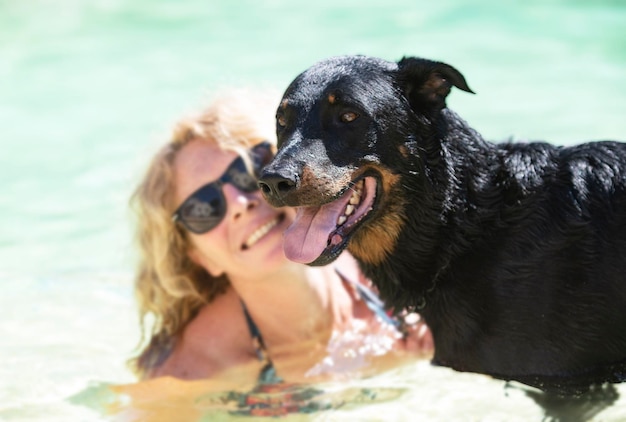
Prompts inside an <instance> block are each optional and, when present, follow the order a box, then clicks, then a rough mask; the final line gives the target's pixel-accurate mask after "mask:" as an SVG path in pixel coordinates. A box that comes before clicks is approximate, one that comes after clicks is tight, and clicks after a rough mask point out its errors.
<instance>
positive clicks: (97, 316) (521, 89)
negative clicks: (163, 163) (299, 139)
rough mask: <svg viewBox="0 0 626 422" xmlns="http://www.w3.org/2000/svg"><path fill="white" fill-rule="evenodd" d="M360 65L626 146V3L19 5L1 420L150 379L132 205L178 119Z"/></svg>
mask: <svg viewBox="0 0 626 422" xmlns="http://www.w3.org/2000/svg"><path fill="white" fill-rule="evenodd" d="M342 54H366V55H371V56H378V57H382V58H385V59H389V60H394V61H396V60H399V59H400V58H402V57H403V56H419V57H425V58H429V59H434V60H439V61H444V62H446V63H448V64H451V65H453V66H454V67H456V68H457V69H459V70H460V71H461V72H462V73H463V74H464V75H465V77H466V79H467V81H468V83H469V85H470V87H471V88H472V89H473V90H474V91H475V92H476V95H470V94H467V93H463V92H461V91H458V90H454V91H453V92H452V94H451V95H450V97H449V101H448V105H449V106H450V108H452V109H454V110H455V111H457V112H458V113H459V114H460V115H461V116H462V117H464V118H465V119H466V120H467V121H468V122H469V123H470V124H471V125H472V126H473V127H474V128H475V129H477V130H478V131H480V132H481V133H482V134H483V135H484V136H485V137H487V138H489V139H492V140H507V139H509V138H511V137H512V138H514V139H541V140H547V141H550V142H553V143H555V144H562V145H567V144H572V143H574V142H579V141H587V140H599V139H615V140H626V119H625V117H624V114H625V113H624V111H625V110H626V72H625V69H626V3H625V2H623V1H622V0H595V1H588V0H506V1H502V0H497V1H496V0H493V1H489V0H484V1H478V0H474V1H455V0H437V1H431V2H426V1H421V0H386V1H372V2H363V1H356V0H343V1H341V2H337V1H333V0H316V1H314V2H313V1H309V2H304V1H295V0H263V1H256V0H238V1H227V0H223V1H220V0H20V1H15V0H0V145H1V152H0V222H1V223H0V309H1V310H2V311H3V312H2V316H3V317H2V318H1V319H0V420H4V419H7V420H8V419H15V420H18V419H19V420H27V419H29V418H30V419H37V418H39V417H40V416H42V415H47V417H48V419H47V420H51V419H49V418H50V417H51V416H50V415H54V414H59V415H64V414H65V413H64V412H67V409H66V408H65V406H66V404H65V398H66V397H68V396H70V395H72V394H75V393H76V392H78V391H80V390H81V389H83V388H85V386H87V385H89V384H90V383H93V382H112V383H120V382H128V381H132V380H133V378H132V376H131V375H130V374H129V373H128V372H127V370H126V369H125V367H124V360H125V359H126V358H128V357H129V356H130V355H131V354H132V352H133V348H134V346H135V345H136V343H137V341H138V339H139V333H138V329H137V319H136V315H135V307H134V299H133V296H132V270H133V262H134V255H133V254H134V252H133V248H132V232H131V227H130V223H129V221H130V214H129V212H128V198H129V196H130V194H131V192H132V190H133V188H134V185H135V184H136V183H137V180H138V178H139V176H140V175H141V174H142V172H143V170H144V168H145V166H146V165H147V160H148V159H149V157H150V156H151V154H152V152H153V151H154V150H155V148H156V147H157V146H158V145H160V144H161V143H162V142H164V141H165V139H166V137H167V135H168V131H169V129H170V127H171V126H172V124H173V122H174V121H175V120H177V119H178V118H179V117H180V116H182V115H184V114H185V113H187V112H189V111H191V110H194V109H195V108H196V107H197V106H198V105H199V104H202V103H204V102H206V99H207V98H210V96H211V95H212V93H214V92H216V91H218V90H223V89H224V88H226V87H233V86H242V85H243V86H248V87H254V86H261V87H271V88H276V89H279V90H282V89H284V88H285V87H286V86H287V85H288V84H289V82H290V81H291V80H292V79H293V78H294V77H295V76H296V75H297V74H298V73H300V72H301V71H303V70H304V69H305V68H307V67H308V66H310V65H311V64H313V63H314V62H315V61H317V60H320V59H323V58H326V57H328V56H333V55H342ZM61 420H62V418H61Z"/></svg>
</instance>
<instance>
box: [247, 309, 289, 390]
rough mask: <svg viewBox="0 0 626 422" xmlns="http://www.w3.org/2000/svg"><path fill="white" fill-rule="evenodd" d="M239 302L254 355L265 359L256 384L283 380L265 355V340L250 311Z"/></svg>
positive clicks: (275, 382)
mask: <svg viewBox="0 0 626 422" xmlns="http://www.w3.org/2000/svg"><path fill="white" fill-rule="evenodd" d="M239 301H240V302H241V308H242V309H243V314H244V316H245V317H246V323H247V324H248V330H249V331H250V337H252V344H253V346H254V351H255V352H256V356H257V358H258V359H259V361H261V362H263V361H265V365H263V368H262V369H261V372H260V373H259V377H258V379H257V383H258V384H278V383H281V382H283V380H282V378H280V377H279V376H278V375H277V374H276V368H274V364H273V363H272V360H271V359H270V358H269V356H268V355H267V348H266V347H265V342H263V336H262V335H261V331H260V330H259V327H257V325H256V324H255V323H254V320H253V319H252V317H251V316H250V312H248V308H247V307H246V304H245V303H244V302H243V300H239Z"/></svg>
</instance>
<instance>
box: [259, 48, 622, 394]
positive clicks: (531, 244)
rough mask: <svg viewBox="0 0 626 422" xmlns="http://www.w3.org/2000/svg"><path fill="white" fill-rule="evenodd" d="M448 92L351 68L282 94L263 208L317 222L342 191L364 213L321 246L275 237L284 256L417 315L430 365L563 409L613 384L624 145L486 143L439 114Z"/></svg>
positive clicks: (418, 67)
mask: <svg viewBox="0 0 626 422" xmlns="http://www.w3.org/2000/svg"><path fill="white" fill-rule="evenodd" d="M453 86H455V87H457V88H459V89H461V90H464V91H467V92H471V90H470V89H469V87H468V85H467V83H466V81H465V79H464V77H463V76H462V75H461V73H459V72H458V71H457V70H456V69H454V68H453V67H451V66H449V65H446V64H444V63H440V62H433V61H429V60H424V59H418V58H404V59H402V60H401V61H399V62H398V63H393V62H388V61H384V60H380V59H375V58H369V57H365V56H344V57H337V58H331V59H328V60H325V61H322V62H320V63H317V64H315V65H314V66H313V67H311V68H309V69H308V70H306V71H305V72H303V73H302V74H300V75H299V76H298V77H297V78H296V79H295V80H294V81H293V82H292V83H291V85H290V86H289V87H288V89H287V90H286V92H285V94H284V97H283V101H282V103H281V105H280V106H279V108H278V111H277V134H278V146H279V149H278V152H277V155H276V157H275V159H274V160H273V161H272V162H271V163H270V164H269V165H268V166H267V167H266V168H265V170H264V172H263V174H262V177H261V179H260V186H261V188H262V189H263V192H264V195H265V196H266V198H267V200H268V201H269V202H270V203H271V204H273V205H275V206H285V205H287V206H294V207H300V208H299V210H308V211H307V212H308V213H309V217H303V218H302V220H304V221H305V223H311V224H313V223H315V224H318V223H319V222H318V221H317V220H315V218H321V217H322V216H326V214H328V218H336V215H335V214H336V213H337V210H333V211H332V212H331V211H325V210H326V208H325V207H323V206H324V205H325V204H331V203H333V201H343V202H346V201H347V199H345V198H346V196H345V193H346V192H349V189H362V197H361V198H367V199H361V201H362V202H361V203H360V204H359V205H357V206H356V208H357V209H356V210H355V211H354V212H353V214H352V215H356V217H352V216H350V215H348V220H347V222H346V223H343V225H340V226H338V227H335V228H332V229H328V238H327V244H326V245H316V248H317V249H316V248H313V247H312V246H311V247H310V245H309V244H308V243H307V242H313V237H310V238H309V237H303V238H302V239H301V240H302V244H301V245H298V242H299V240H298V239H297V237H298V236H305V234H304V233H306V234H307V235H308V232H306V229H305V228H300V229H296V230H294V231H293V232H292V234H291V236H292V237H293V239H291V240H289V239H288V236H289V235H286V242H288V241H290V242H291V243H292V245H291V249H292V250H291V251H290V254H291V255H292V256H295V257H296V258H299V259H301V260H305V261H306V260H308V261H309V262H307V263H310V264H313V265H322V264H326V263H328V262H330V261H332V260H333V259H335V258H336V256H337V255H338V254H339V253H340V252H341V251H342V250H343V249H344V248H346V247H347V248H348V249H349V250H350V252H351V253H352V254H353V255H354V256H355V257H356V258H357V259H358V260H359V262H360V264H361V266H362V269H363V271H364V272H365V274H366V275H367V276H368V277H370V278H371V279H372V280H373V282H374V283H375V284H376V286H377V287H378V289H379V291H380V293H381V295H382V296H383V298H384V299H385V300H386V301H387V303H389V304H390V305H392V306H394V307H395V308H396V309H401V308H404V307H409V308H414V309H417V310H418V311H419V313H420V314H421V315H422V316H423V318H424V319H425V321H426V322H427V323H428V325H429V327H430V328H431V330H432V333H433V336H434V341H435V355H434V359H433V362H434V363H435V364H438V365H443V366H447V367H450V368H454V369H456V370H459V371H469V372H477V373H483V374H489V375H491V376H494V377H496V378H500V379H504V380H516V381H519V382H522V383H524V384H528V385H531V386H534V387H538V388H539V389H541V390H544V391H549V392H554V393H555V394H564V395H578V394H583V393H585V392H586V391H588V390H589V387H590V386H592V385H601V384H603V383H606V382H608V383H618V382H622V381H626V145H625V144H622V143H618V142H611V141H603V142H591V143H585V144H580V145H577V146H573V147H558V146H553V145H551V144H548V143H544V142H532V143H530V142H528V143H522V142H518V143H503V144H493V143H490V142H487V141H485V140H484V139H483V138H482V137H481V135H480V134H479V133H477V132H476V131H475V130H473V129H472V128H470V127H469V126H468V124H467V123H466V122H465V121H463V120H462V119H461V118H460V117H459V116H458V115H456V114H455V113H454V112H452V111H451V110H449V109H448V108H447V107H446V104H445V101H446V96H447V95H448V93H449V92H450V89H451V88H452V87H453ZM363 181H365V182H363ZM342 198H343V199H342ZM363 201H366V202H367V203H366V204H365V205H363ZM342 206H343V205H342ZM319 207H321V208H319ZM318 208H319V210H320V211H317V209H318ZM316 212H317V214H316ZM333 213H335V214H333ZM346 214H349V213H348V212H347V213H346ZM314 215H315V216H317V217H313V216H314ZM324 218H326V217H324ZM297 224H302V221H300V222H298V220H297V221H296V225H297ZM333 224H334V223H333ZM315 227H317V226H315ZM320 227H321V226H320ZM298 247H301V248H300V249H298ZM287 248H289V246H287V245H286V251H287ZM303 250H304V251H308V252H301V251H303ZM318 251H319V256H317V253H318ZM314 254H315V255H316V257H315V259H311V257H312V256H313V255H314ZM288 256H289V254H288Z"/></svg>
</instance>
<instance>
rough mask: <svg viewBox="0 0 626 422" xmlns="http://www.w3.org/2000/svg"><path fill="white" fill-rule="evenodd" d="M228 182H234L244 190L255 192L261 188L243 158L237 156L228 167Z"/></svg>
mask: <svg viewBox="0 0 626 422" xmlns="http://www.w3.org/2000/svg"><path fill="white" fill-rule="evenodd" d="M226 182H228V183H232V184H233V185H235V186H236V187H237V188H238V189H241V190H242V191H244V192H254V191H255V190H257V189H258V188H259V187H258V184H257V179H256V177H255V176H254V175H252V174H250V172H249V171H248V168H247V167H246V164H245V163H244V161H243V159H241V158H237V159H236V160H235V161H234V162H233V163H232V164H231V166H230V167H229V168H228V173H227V178H226Z"/></svg>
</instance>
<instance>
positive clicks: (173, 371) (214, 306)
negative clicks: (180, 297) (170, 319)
mask: <svg viewBox="0 0 626 422" xmlns="http://www.w3.org/2000/svg"><path fill="white" fill-rule="evenodd" d="M251 350H252V340H251V338H250V333H249V331H248V327H247V325H246V322H245V317H244V315H243V310H242V307H241V302H240V301H239V298H238V296H237V295H236V293H235V292H234V291H232V289H229V290H227V291H226V292H225V293H224V294H222V295H220V296H218V297H216V298H215V299H214V300H213V301H211V302H210V303H208V304H207V305H205V306H204V307H202V308H201V309H200V311H199V312H198V315H196V317H195V318H193V319H192V320H191V321H190V322H189V324H187V326H186V327H185V329H184V330H183V332H182V333H181V334H180V336H179V337H178V338H177V341H176V345H175V347H174V350H173V352H172V354H171V355H170V356H169V357H168V359H167V360H166V361H165V362H163V365H161V367H159V368H158V369H157V370H155V371H154V373H155V376H166V375H169V376H174V377H177V378H184V379H196V378H206V377H211V376H212V375H214V374H215V373H217V372H219V371H221V370H224V369H227V368H229V367H231V366H233V365H236V364H240V363H243V362H245V361H247V360H249V359H250V357H251V356H252V355H251Z"/></svg>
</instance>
